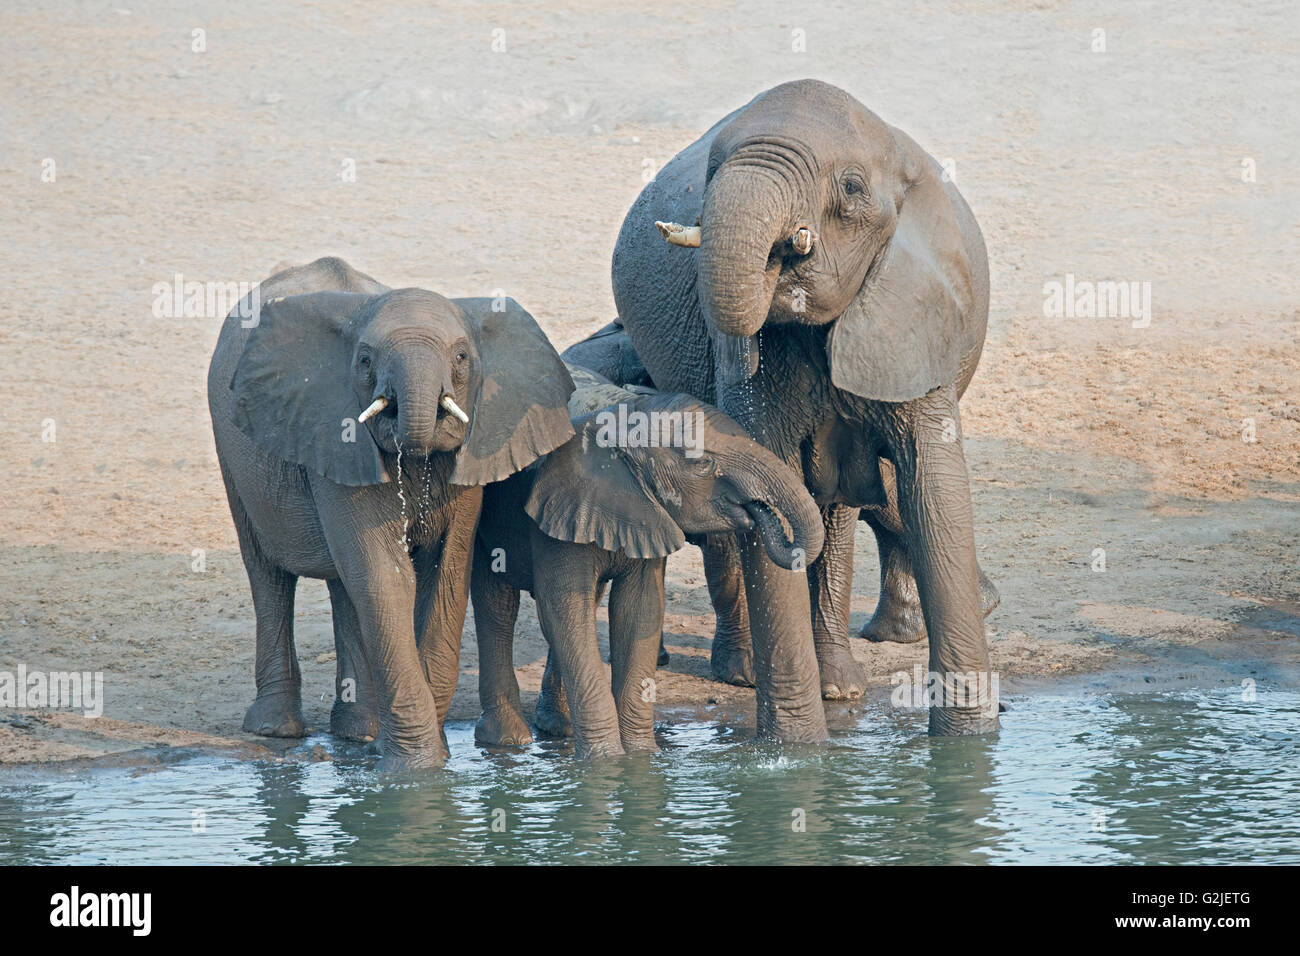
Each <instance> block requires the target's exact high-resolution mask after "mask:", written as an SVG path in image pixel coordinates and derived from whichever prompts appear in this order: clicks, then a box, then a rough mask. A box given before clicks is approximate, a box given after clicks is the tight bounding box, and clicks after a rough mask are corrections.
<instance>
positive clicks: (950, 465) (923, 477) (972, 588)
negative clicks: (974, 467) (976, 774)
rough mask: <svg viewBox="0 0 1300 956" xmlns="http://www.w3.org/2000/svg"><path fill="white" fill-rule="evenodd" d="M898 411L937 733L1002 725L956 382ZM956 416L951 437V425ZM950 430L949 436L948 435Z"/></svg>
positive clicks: (902, 502)
mask: <svg viewBox="0 0 1300 956" xmlns="http://www.w3.org/2000/svg"><path fill="white" fill-rule="evenodd" d="M909 409H910V412H909V413H908V414H907V415H906V416H903V415H898V414H896V415H894V416H891V423H890V426H889V434H888V435H887V441H888V442H889V444H890V446H891V450H892V452H893V461H894V467H895V471H896V475H897V482H898V505H899V516H900V517H901V519H902V525H903V528H904V529H905V531H906V534H907V549H908V553H909V554H911V556H912V566H913V569H914V571H915V573H916V586H917V592H918V594H919V595H920V598H921V608H922V611H923V613H924V616H925V626H926V630H927V631H928V633H929V635H930V675H929V680H930V681H938V682H939V683H938V685H937V687H938V688H939V689H941V690H942V699H940V700H939V701H937V702H934V703H932V704H931V707H930V733H931V734H932V735H934V736H961V735H967V734H982V733H990V732H993V731H996V730H997V729H998V701H997V696H998V693H997V691H998V689H997V680H996V675H995V674H993V673H992V669H991V666H990V663H989V650H988V642H987V640H986V639H985V636H984V615H983V614H982V613H981V609H980V594H979V569H978V566H977V565H976V561H975V532H974V521H973V517H972V511H971V500H970V480H969V478H968V476H967V472H966V460H965V457H964V455H963V453H962V446H961V434H960V417H959V413H958V410H957V396H956V391H955V389H953V388H952V386H948V387H946V388H941V389H937V390H935V391H934V392H931V393H930V394H929V395H927V396H926V397H925V398H923V399H919V400H917V401H916V402H913V403H910V406H909ZM952 423H957V429H958V432H957V435H956V438H955V440H954V439H952V435H951V431H950V429H951V425H952ZM945 438H947V439H948V440H945Z"/></svg>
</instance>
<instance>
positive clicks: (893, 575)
mask: <svg viewBox="0 0 1300 956" xmlns="http://www.w3.org/2000/svg"><path fill="white" fill-rule="evenodd" d="M862 516H863V520H865V521H866V523H867V524H868V525H870V527H871V530H872V531H873V532H874V533H875V535H876V549H877V551H878V552H879V554H880V597H879V598H878V599H877V601H876V610H875V613H874V614H872V615H871V620H869V621H867V623H866V624H864V625H863V626H862V631H861V636H862V637H864V638H866V639H867V640H869V641H891V642H893V643H895V644H915V643H916V642H917V641H923V640H925V615H924V614H923V613H922V611H921V595H920V594H919V593H918V592H917V590H916V578H915V577H914V576H913V574H912V559H911V557H910V556H909V555H908V553H907V539H906V538H905V537H904V536H903V533H902V529H901V528H900V529H898V530H893V529H891V528H890V527H889V526H888V525H887V524H886V522H885V520H884V519H883V518H882V517H881V516H880V515H878V514H876V513H875V512H874V511H867V510H864V511H863V512H862Z"/></svg>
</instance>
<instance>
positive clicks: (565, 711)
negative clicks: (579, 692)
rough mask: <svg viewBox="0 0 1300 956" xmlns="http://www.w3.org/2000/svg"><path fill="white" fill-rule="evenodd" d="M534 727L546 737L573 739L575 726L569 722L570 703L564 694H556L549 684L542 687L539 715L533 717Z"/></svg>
mask: <svg viewBox="0 0 1300 956" xmlns="http://www.w3.org/2000/svg"><path fill="white" fill-rule="evenodd" d="M533 726H534V727H536V728H537V730H538V732H539V733H541V734H542V735H543V736H545V737H572V736H573V724H572V723H571V722H570V720H569V702H568V701H567V700H565V698H564V692H563V691H560V692H559V693H556V692H554V691H553V690H552V689H551V687H550V686H549V685H547V684H543V685H542V693H541V696H540V697H538V698H537V713H536V714H535V715H534V717H533Z"/></svg>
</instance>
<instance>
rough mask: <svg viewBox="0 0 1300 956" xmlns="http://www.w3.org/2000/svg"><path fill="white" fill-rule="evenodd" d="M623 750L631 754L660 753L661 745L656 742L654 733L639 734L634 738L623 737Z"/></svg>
mask: <svg viewBox="0 0 1300 956" xmlns="http://www.w3.org/2000/svg"><path fill="white" fill-rule="evenodd" d="M622 739H623V750H624V752H625V753H630V754H643V753H652V754H653V753H658V752H659V743H658V741H656V740H655V735H654V733H653V732H651V733H648V734H637V735H636V736H634V737H626V736H625V737H623V738H622Z"/></svg>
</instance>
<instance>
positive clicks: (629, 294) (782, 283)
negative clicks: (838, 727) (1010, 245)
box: [613, 80, 998, 740]
mask: <svg viewBox="0 0 1300 956" xmlns="http://www.w3.org/2000/svg"><path fill="white" fill-rule="evenodd" d="M679 223H686V224H690V225H686V226H681V225H677V224H679ZM656 225H658V226H659V230H658V231H656ZM660 233H662V234H663V235H662V237H661V235H660ZM664 239H667V240H668V242H665V241H664ZM613 286H614V298H615V302H616V304H617V306H618V314H619V319H620V321H621V322H622V324H623V326H624V327H625V329H626V331H627V333H628V335H629V337H630V338H631V340H632V344H633V346H634V347H635V349H636V352H637V354H638V355H639V356H640V358H641V360H642V362H643V363H644V365H645V368H646V370H647V372H648V373H649V374H650V376H651V378H652V379H653V380H654V382H655V384H656V385H657V386H658V387H659V388H661V389H666V390H672V391H684V392H689V393H691V394H693V395H695V396H697V397H699V398H701V399H703V400H705V401H712V402H713V403H714V404H716V405H717V406H719V407H720V408H721V409H722V410H723V411H725V412H726V413H727V414H729V415H731V416H732V417H733V418H735V419H736V420H737V421H739V422H740V423H741V424H742V425H744V427H745V428H746V429H747V430H748V431H749V432H750V434H752V435H753V436H754V437H755V439H757V440H758V441H759V442H761V443H762V444H764V445H766V446H767V447H768V448H770V449H771V450H772V451H774V452H775V453H776V454H777V456H778V457H779V458H781V459H782V460H784V461H785V462H786V463H787V464H789V465H791V466H792V467H794V468H795V469H796V470H797V471H799V472H800V473H802V475H803V476H804V480H805V482H806V484H807V486H808V488H809V490H810V491H811V492H812V493H813V497H814V499H815V500H816V501H817V503H818V505H819V506H820V507H821V508H822V512H823V517H824V519H825V530H826V535H825V546H824V548H823V552H822V555H821V557H820V558H819V559H818V560H817V561H815V562H813V563H812V564H811V565H810V566H809V567H808V569H807V580H806V581H805V580H804V577H803V576H802V575H800V574H798V573H797V572H790V571H784V570H781V569H779V568H777V567H776V566H775V565H774V564H772V562H771V561H769V560H768V559H767V558H766V556H765V555H764V554H763V551H762V548H761V546H760V545H759V543H758V542H757V541H756V540H755V538H754V536H753V535H752V534H743V535H740V536H738V539H737V542H736V547H737V548H738V551H739V554H738V559H739V560H738V562H737V561H735V560H732V556H731V555H729V554H728V553H727V550H726V548H725V547H719V548H711V549H708V550H706V554H705V570H706V573H707V574H708V576H709V587H710V591H711V594H712V596H713V598H714V604H715V607H716V608H717V609H718V612H719V614H718V617H719V635H720V636H721V637H723V638H724V639H725V638H726V637H727V636H728V635H730V634H735V633H742V632H743V631H745V630H748V631H750V632H752V636H753V672H754V682H755V685H756V687H757V700H758V726H759V730H760V733H762V734H764V735H767V736H772V737H776V738H779V739H795V740H797V739H815V738H819V737H821V736H823V735H824V734H825V718H824V714H823V710H822V707H821V697H822V696H823V695H825V696H827V697H832V698H833V697H840V696H851V693H849V692H846V689H848V688H857V689H859V690H858V692H859V693H860V688H861V687H862V685H863V683H864V680H863V675H862V671H861V667H860V665H858V664H857V663H856V661H854V659H853V657H852V655H851V653H850V650H849V643H848V642H849V626H848V619H849V598H850V593H851V587H852V555H853V532H854V528H855V524H856V521H857V519H858V515H859V510H860V509H861V508H863V507H866V508H869V509H874V510H876V511H879V512H880V513H882V514H885V513H887V512H888V511H889V510H890V509H891V504H890V498H891V495H890V494H889V491H888V490H887V486H886V478H885V476H882V467H881V461H882V459H883V460H885V461H887V462H888V463H889V466H888V467H889V470H892V472H893V477H894V482H893V484H895V485H896V495H895V496H894V497H896V505H894V506H893V508H894V509H895V510H896V515H897V522H896V524H895V525H894V527H893V528H891V527H890V523H889V522H887V521H880V522H877V523H873V528H874V530H875V531H876V533H877V535H878V536H879V537H881V539H882V541H881V551H882V556H883V555H885V554H886V553H887V552H888V551H889V549H891V548H892V549H899V550H902V551H904V552H905V553H906V555H907V557H908V559H909V560H908V562H907V564H909V565H910V568H911V571H912V572H913V574H914V576H915V582H916V589H917V595H918V597H919V601H920V604H921V608H922V612H923V616H924V622H925V625H926V628H927V630H928V632H929V636H930V670H931V672H932V673H933V674H937V675H941V676H943V677H950V676H952V675H957V674H969V673H971V672H975V673H977V674H978V673H987V671H988V668H989V658H988V647H987V644H986V641H985V637H984V625H983V615H982V613H981V605H980V590H979V583H978V569H977V565H976V560H975V544H974V533H973V527H972V516H971V503H970V488H969V481H968V478H967V472H966V463H965V459H964V456H963V453H962V440H961V418H960V415H959V412H958V407H957V400H958V397H959V395H960V394H961V392H962V391H963V390H964V389H965V387H966V385H967V383H968V382H969V381H970V379H971V376H972V375H973V373H974V371H975V367H976V364H977V363H978V360H979V355H980V351H981V349H982V348H983V343H984V333H985V327H986V324H987V320H988V262H987V256H986V254H985V250H984V243H983V239H982V237H981V236H980V232H979V228H978V226H977V225H976V223H975V219H974V217H973V216H972V214H971V211H970V209H969V208H968V207H967V205H966V203H965V201H964V200H963V199H962V198H961V196H960V195H959V194H958V192H957V190H956V188H955V187H954V186H953V185H952V183H951V182H948V181H946V177H944V176H943V174H942V170H941V169H940V167H939V165H938V164H937V163H936V162H935V160H934V159H933V158H931V157H930V156H929V155H928V154H926V153H925V152H924V150H922V149H921V148H920V147H919V146H918V145H917V144H916V143H915V142H914V141H913V140H912V139H911V138H910V137H909V136H907V134H905V133H903V132H902V131H901V130H898V129H895V128H893V127H891V126H889V125H887V124H886V123H884V122H883V121H882V120H881V119H880V118H879V117H877V116H876V115H875V114H873V113H872V112H870V111H869V110H867V109H866V108H865V107H863V106H862V105H861V104H860V103H858V102H857V100H855V99H854V98H853V97H851V96H850V95H849V94H847V93H845V92H844V91H843V90H840V89H838V88H836V87H833V86H830V85H828V84H825V83H821V82H817V81H813V80H801V81H797V82H792V83H786V84H783V85H781V86H778V87H775V88H773V89H771V90H769V91H767V92H766V93H763V94H761V95H759V96H758V97H756V98H755V99H754V100H753V101H751V102H750V103H749V104H748V105H746V106H744V107H742V108H741V109H739V110H737V111H736V112H734V113H732V114H731V115H729V116H727V117H725V118H724V119H722V120H721V121H720V122H719V123H717V124H716V125H715V126H714V127H713V128H712V129H710V130H709V131H708V132H707V133H705V134H704V136H702V137H701V138H700V139H699V140H697V141H696V142H695V143H693V144H692V145H690V146H689V147H687V148H686V149H685V150H683V151H682V152H681V153H679V154H678V155H677V156H676V157H675V158H674V159H673V160H672V162H670V163H669V164H668V165H667V166H665V167H664V169H663V170H662V172H660V174H659V175H658V176H657V177H656V178H655V180H654V181H653V182H651V183H650V184H649V185H648V186H647V187H646V188H645V189H644V190H643V191H642V193H641V195H640V197H638V199H637V201H636V203H635V204H634V205H633V206H632V209H631V211H630V212H629V213H628V215H627V218H626V219H625V221H624V223H623V227H622V230H621V232H620V234H619V238H618V244H617V246H616V247H615V250H614V261H613ZM710 552H712V553H710ZM742 575H743V581H742ZM742 588H743V590H742ZM886 610H888V609H886ZM746 613H747V618H748V619H747V620H744V619H742V618H744V617H745V616H746ZM810 631H811V635H810ZM810 638H811V639H810ZM997 726H998V721H997V708H996V704H995V703H994V704H993V706H991V707H990V706H989V702H987V701H980V702H977V703H974V704H972V703H971V702H970V701H969V700H967V699H958V700H955V701H954V700H952V699H947V700H943V701H940V705H939V706H932V707H931V709H930V732H931V733H932V734H937V735H957V734H974V733H985V732H989V731H992V730H995V729H996V728H997Z"/></svg>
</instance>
